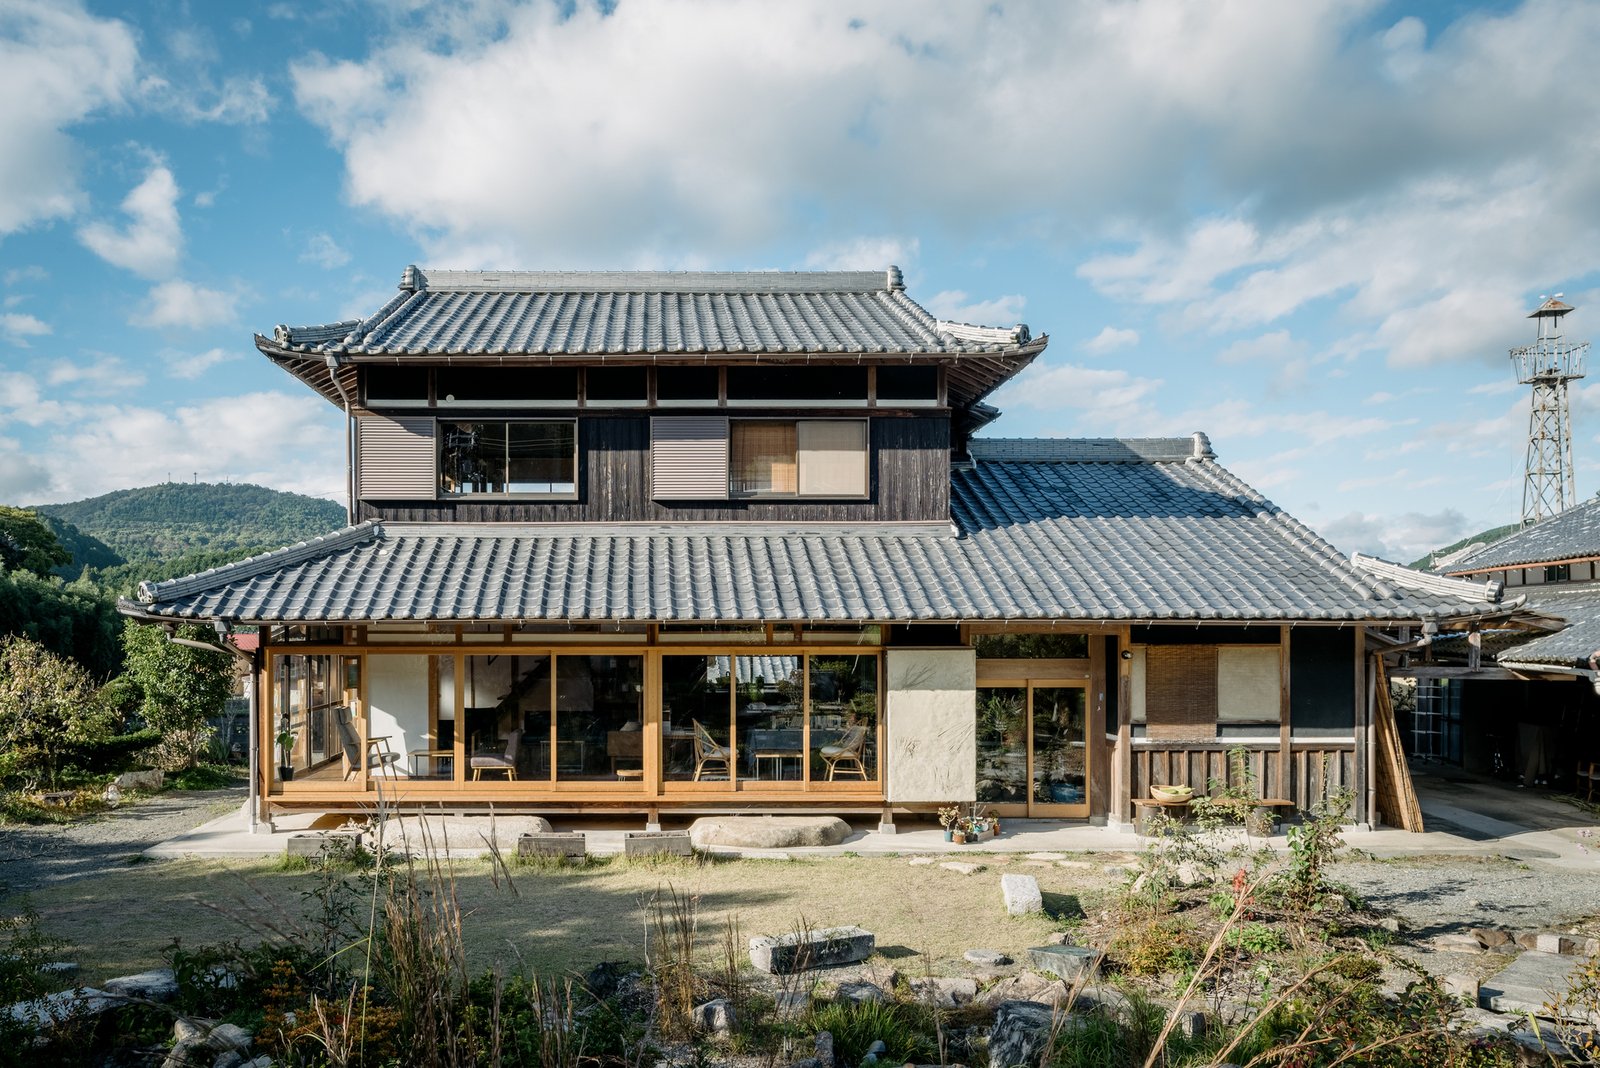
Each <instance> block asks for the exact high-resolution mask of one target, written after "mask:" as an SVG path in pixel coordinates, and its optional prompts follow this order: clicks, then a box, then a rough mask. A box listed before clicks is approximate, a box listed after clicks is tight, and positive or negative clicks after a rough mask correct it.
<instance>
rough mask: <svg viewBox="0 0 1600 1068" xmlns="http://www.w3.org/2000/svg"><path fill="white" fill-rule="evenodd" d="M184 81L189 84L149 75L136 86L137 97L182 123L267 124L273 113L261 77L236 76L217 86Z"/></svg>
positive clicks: (199, 80)
mask: <svg viewBox="0 0 1600 1068" xmlns="http://www.w3.org/2000/svg"><path fill="white" fill-rule="evenodd" d="M186 80H187V81H188V82H190V83H192V84H181V85H174V84H173V83H171V82H169V81H167V79H166V78H163V77H161V76H160V75H150V76H148V77H146V78H144V79H143V80H142V81H141V82H140V83H139V94H140V96H141V98H142V99H143V101H144V102H145V103H146V104H148V105H149V106H150V107H151V108H153V109H155V110H156V111H160V112H163V113H165V114H168V115H172V116H174V117H175V118H178V119H180V120H182V121H184V122H214V123H220V124H222V125H225V126H249V125H255V124H257V123H263V122H266V121H267V119H268V118H269V117H270V116H271V114H272V106H273V103H274V101H273V99H272V94H271V93H270V92H268V90H267V86H266V83H265V82H263V81H262V80H261V79H260V78H253V77H246V76H243V75H236V76H232V77H228V78H224V79H223V81H222V83H221V84H220V85H218V84H214V83H213V82H212V81H211V80H210V79H209V78H208V77H205V76H202V75H195V74H191V75H190V77H189V78H188V79H186Z"/></svg>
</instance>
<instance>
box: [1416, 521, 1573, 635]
mask: <svg viewBox="0 0 1600 1068" xmlns="http://www.w3.org/2000/svg"><path fill="white" fill-rule="evenodd" d="M1589 556H1600V500H1595V499H1590V500H1587V501H1584V502H1583V503H1581V504H1575V505H1573V506H1572V507H1571V508H1568V509H1567V510H1566V511H1565V512H1562V513H1561V514H1560V515H1557V516H1552V517H1550V518H1549V519H1546V520H1545V521H1544V522H1542V523H1535V524H1534V525H1533V526H1531V527H1525V528H1524V529H1522V530H1519V531H1517V532H1516V533H1515V534H1511V535H1509V536H1507V537H1504V538H1501V539H1500V540H1499V541H1497V542H1494V543H1493V544H1491V545H1486V546H1484V547H1483V548H1482V549H1480V550H1478V551H1477V552H1475V553H1473V554H1472V555H1471V556H1468V557H1466V558H1464V559H1461V560H1456V561H1453V562H1452V563H1451V564H1450V565H1449V566H1448V568H1447V570H1448V571H1449V572H1450V573H1451V574H1460V573H1462V572H1464V571H1486V570H1489V569H1491V568H1501V567H1516V566H1519V565H1522V564H1540V563H1545V562H1547V561H1550V560H1581V559H1583V558H1584V557H1589ZM1584 655H1585V656H1587V655H1588V654H1587V653H1585V654H1584Z"/></svg>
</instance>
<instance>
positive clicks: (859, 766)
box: [817, 723, 867, 782]
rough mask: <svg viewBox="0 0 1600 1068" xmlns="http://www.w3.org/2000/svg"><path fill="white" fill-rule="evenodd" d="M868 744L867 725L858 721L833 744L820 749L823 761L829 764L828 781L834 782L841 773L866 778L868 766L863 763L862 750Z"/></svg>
mask: <svg viewBox="0 0 1600 1068" xmlns="http://www.w3.org/2000/svg"><path fill="white" fill-rule="evenodd" d="M866 744H867V728H866V725H865V724H861V723H857V724H856V725H855V726H854V727H851V728H850V729H849V730H847V731H845V732H844V734H843V736H841V737H840V739H839V740H838V741H837V742H835V743H834V744H833V745H825V746H823V747H822V748H821V749H819V750H818V751H817V752H818V753H819V754H820V755H821V756H822V762H823V763H824V764H826V765H828V781H829V782H832V781H833V780H834V778H835V777H836V776H839V775H854V776H856V777H857V778H860V779H865V778H866V777H867V768H866V765H865V764H863V763H861V750H862V749H863V748H864V747H865V746H866ZM851 765H854V766H853V767H852V766H851Z"/></svg>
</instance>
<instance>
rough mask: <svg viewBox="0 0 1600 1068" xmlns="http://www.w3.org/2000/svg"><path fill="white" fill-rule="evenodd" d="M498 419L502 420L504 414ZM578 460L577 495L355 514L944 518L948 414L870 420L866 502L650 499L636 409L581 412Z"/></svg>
mask: <svg viewBox="0 0 1600 1068" xmlns="http://www.w3.org/2000/svg"><path fill="white" fill-rule="evenodd" d="M741 414H744V413H742V412H741ZM752 414H754V413H752ZM499 417H500V418H508V417H509V413H503V414H500V416H499ZM578 465H579V469H578V482H579V486H580V487H581V488H580V492H579V494H578V500H576V501H516V500H501V501H489V500H446V501H361V502H360V504H359V509H360V511H359V514H358V516H357V518H358V519H383V520H388V521H390V522H397V523H444V522H461V523H608V522H639V521H643V522H717V521H723V520H748V521H752V522H772V523H793V522H901V521H922V522H926V521H943V520H947V519H949V518H950V420H949V417H948V416H947V415H945V414H943V413H940V414H938V415H918V416H890V415H874V416H873V417H872V486H871V492H870V494H869V496H868V498H867V499H866V500H852V501H825V500H796V501H770V500H768V501H755V500H753V501H653V500H651V499H650V418H649V416H647V415H643V414H641V415H637V416H632V415H628V416H597V417H583V418H581V419H580V420H579V427H578Z"/></svg>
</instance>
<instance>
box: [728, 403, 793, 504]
mask: <svg viewBox="0 0 1600 1068" xmlns="http://www.w3.org/2000/svg"><path fill="white" fill-rule="evenodd" d="M796 438H797V435H796V433H795V424H793V423H786V422H779V421H777V420H749V421H744V422H736V423H734V424H733V464H732V466H733V472H732V474H733V478H732V483H733V484H732V493H733V495H734V496H735V497H757V496H767V495H788V496H793V494H794V493H795V492H796V489H797V486H798V480H797V479H796V477H795V442H796Z"/></svg>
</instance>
